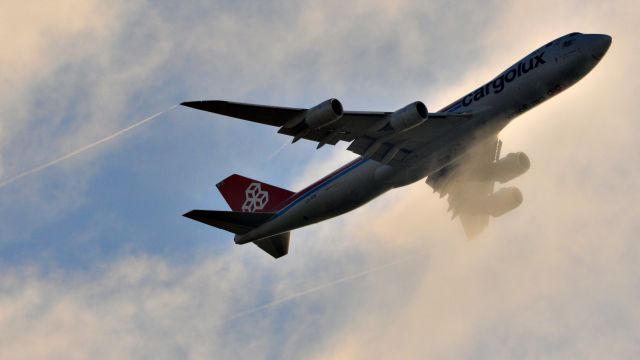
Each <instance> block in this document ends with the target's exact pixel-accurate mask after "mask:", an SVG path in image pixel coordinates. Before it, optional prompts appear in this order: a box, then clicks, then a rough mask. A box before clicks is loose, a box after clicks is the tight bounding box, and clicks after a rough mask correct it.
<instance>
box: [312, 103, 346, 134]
mask: <svg viewBox="0 0 640 360" xmlns="http://www.w3.org/2000/svg"><path fill="white" fill-rule="evenodd" d="M343 114H344V109H343V108H342V104H341V103H340V101H338V99H329V100H327V101H324V102H322V103H320V104H318V105H316V106H314V107H312V108H311V109H309V110H307V112H306V113H305V118H304V122H305V123H306V124H307V126H309V127H310V128H312V129H320V128H322V127H325V126H327V125H330V124H332V123H334V122H336V121H338V120H340V118H341V117H342V115H343Z"/></svg>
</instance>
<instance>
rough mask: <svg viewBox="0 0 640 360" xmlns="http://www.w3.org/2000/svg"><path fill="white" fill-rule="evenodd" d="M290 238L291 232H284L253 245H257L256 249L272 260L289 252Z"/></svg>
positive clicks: (255, 242) (257, 241)
mask: <svg viewBox="0 0 640 360" xmlns="http://www.w3.org/2000/svg"><path fill="white" fill-rule="evenodd" d="M290 236H291V232H286V233H282V234H278V235H274V236H270V237H268V238H264V239H260V240H256V241H254V242H253V243H254V244H256V245H258V247H259V248H260V249H262V250H264V251H266V252H267V253H268V254H269V255H271V256H273V257H274V258H276V259H277V258H279V257H282V256H285V255H287V253H288V252H289V237H290Z"/></svg>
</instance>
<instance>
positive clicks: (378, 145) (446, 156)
mask: <svg viewBox="0 0 640 360" xmlns="http://www.w3.org/2000/svg"><path fill="white" fill-rule="evenodd" d="M610 45H611V37H610V36H608V35H600V34H581V33H571V34H568V35H565V36H562V37H560V38H558V39H556V40H553V41H551V42H549V43H548V44H546V45H543V46H542V47H540V48H538V49H536V50H535V51H533V52H532V53H531V54H529V55H527V56H525V57H524V58H523V59H522V60H520V61H518V62H517V63H515V64H514V65H512V66H510V67H509V68H507V69H506V70H505V71H504V72H502V73H501V74H499V75H498V76H496V77H495V78H493V79H491V80H490V81H488V82H486V83H484V84H483V85H482V86H480V87H478V88H477V89H475V90H473V91H471V92H469V93H467V94H465V95H464V96H462V97H461V98H459V99H458V100H456V101H454V102H453V103H451V104H450V105H449V106H446V107H445V108H443V109H441V110H440V111H437V112H433V113H430V112H428V111H427V107H426V106H425V105H424V104H423V103H422V102H420V101H416V102H413V103H411V104H409V105H407V106H405V107H403V108H401V109H398V110H396V111H392V112H378V111H345V110H343V107H342V104H341V103H340V101H338V100H337V99H329V100H326V101H324V102H322V103H320V104H319V105H316V106H314V107H312V108H309V109H304V108H290V107H275V106H265V105H255V104H245V103H236V102H228V101H217V100H212V101H190V102H184V103H182V105H184V106H188V107H191V108H195V109H198V110H204V111H209V112H212V113H216V114H221V115H226V116H230V117H234V118H239V119H244V120H249V121H253V122H257V123H261V124H265V125H271V126H275V127H277V128H278V129H279V130H278V133H280V134H284V135H288V136H291V137H293V142H296V141H298V140H300V139H305V140H311V141H315V142H317V143H318V148H320V147H322V146H324V145H335V144H336V143H337V142H339V141H345V142H348V143H350V145H349V147H348V150H350V151H352V152H354V153H356V154H359V155H360V156H359V157H358V158H356V159H355V160H353V161H351V162H349V163H348V164H346V165H344V166H342V167H341V168H339V169H337V170H336V171H334V172H332V173H331V174H329V175H327V176H325V177H323V178H322V179H320V180H318V181H316V182H315V183H313V184H311V185H309V186H308V187H306V188H304V189H303V190H301V191H298V192H292V191H289V190H285V189H281V188H279V187H276V186H273V185H269V184H266V183H263V182H260V181H257V180H253V179H249V178H246V177H243V176H240V175H231V176H229V177H228V178H226V179H224V180H222V181H221V182H220V183H218V184H217V188H218V190H219V191H220V192H221V193H222V196H223V197H224V199H225V200H226V201H227V203H228V204H229V206H230V208H231V210H232V211H212V210H192V211H190V212H188V213H186V214H184V216H186V217H188V218H190V219H193V220H196V221H199V222H202V223H205V224H208V225H211V226H214V227H217V228H220V229H224V230H227V231H229V232H232V233H234V234H235V243H236V244H247V243H254V244H256V245H257V246H259V247H260V248H261V249H263V250H264V251H266V252H267V253H269V254H270V255H271V256H273V257H275V258H279V257H281V256H284V255H286V254H287V253H288V250H289V237H290V232H291V230H294V229H297V228H300V227H303V226H307V225H310V224H314V223H317V222H320V221H323V220H326V219H329V218H332V217H335V216H338V215H341V214H344V213H346V212H348V211H351V210H353V209H355V208H357V207H360V206H362V205H364V204H365V203H367V202H369V201H370V200H372V199H374V198H375V197H377V196H379V195H381V194H383V193H385V192H387V191H389V190H391V189H394V188H398V187H402V186H405V185H408V184H411V183H413V182H416V181H418V180H420V179H424V178H426V183H427V184H428V185H429V186H430V187H432V188H433V190H434V191H437V192H438V193H439V194H440V196H441V197H443V196H445V195H448V198H447V199H448V201H449V210H450V211H451V212H452V215H453V218H455V217H458V218H459V219H460V221H461V223H462V225H463V228H464V230H465V233H466V234H467V236H468V237H470V238H471V237H474V236H476V235H477V234H479V233H480V232H481V231H482V230H483V229H484V228H485V227H486V226H487V225H488V223H489V219H490V217H498V216H501V215H503V214H505V213H506V212H508V211H511V210H513V209H514V208H516V207H517V206H519V205H520V204H521V203H522V194H521V192H520V191H519V190H518V189H517V188H515V187H503V188H501V189H499V190H495V189H494V184H495V183H496V182H498V183H501V184H502V183H506V182H508V181H510V180H512V179H513V178H515V177H517V176H519V175H522V174H523V173H524V172H525V171H527V170H528V169H529V165H530V163H529V158H528V157H527V156H526V155H525V154H524V153H522V152H518V153H511V154H507V155H506V156H504V157H501V156H500V147H501V144H502V142H501V141H500V140H498V134H499V132H500V131H501V130H502V129H503V128H504V127H505V126H506V125H507V124H509V122H510V121H511V120H512V119H514V118H515V117H517V116H518V115H520V114H522V113H524V112H526V111H528V110H530V109H532V108H533V107H535V106H536V105H538V104H540V103H542V102H543V101H545V100H547V99H550V98H551V97H553V96H555V95H557V94H558V93H560V92H561V91H563V90H565V89H567V88H568V87H570V86H572V85H573V84H575V83H576V82H577V81H578V80H580V79H581V78H582V77H584V76H585V75H586V74H587V73H589V72H590V71H591V70H592V69H593V68H594V67H595V66H596V64H598V62H600V60H601V59H602V57H603V56H604V54H605V53H606V52H607V50H608V49H609V46H610Z"/></svg>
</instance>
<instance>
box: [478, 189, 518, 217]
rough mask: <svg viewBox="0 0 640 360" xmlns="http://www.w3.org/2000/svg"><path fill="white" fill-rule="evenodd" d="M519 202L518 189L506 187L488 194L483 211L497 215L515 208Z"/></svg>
mask: <svg viewBox="0 0 640 360" xmlns="http://www.w3.org/2000/svg"><path fill="white" fill-rule="evenodd" d="M520 204H522V193H521V192H520V190H519V189H518V188H517V187H506V188H502V189H500V190H498V191H496V192H494V193H493V194H492V195H489V197H488V198H487V202H486V207H485V211H486V213H487V214H489V215H491V216H493V217H498V216H502V215H504V214H506V213H507V212H509V211H511V210H513V209H515V208H517V207H518V206H520Z"/></svg>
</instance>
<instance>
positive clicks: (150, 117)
mask: <svg viewBox="0 0 640 360" xmlns="http://www.w3.org/2000/svg"><path fill="white" fill-rule="evenodd" d="M176 106H178V105H173V106H171V107H170V108H168V109H167V110H164V111H161V112H159V113H157V114H153V115H151V116H149V117H148V118H146V119H144V120H141V121H138V122H137V123H135V124H133V125H130V126H128V127H126V128H124V129H122V130H119V131H117V132H115V133H113V134H111V135H109V136H107V137H105V138H103V139H100V140H98V141H96V142H94V143H91V144H89V145H85V146H83V147H81V148H79V149H77V150H74V151H72V152H70V153H68V154H67V155H64V156H62V157H59V158H57V159H55V160H51V161H49V162H48V163H46V164H42V165H40V166H37V167H35V168H33V169H31V170H27V171H25V172H22V173H20V174H18V175H15V176H13V177H10V178H8V179H6V180H4V181H2V182H0V188H2V187H5V186H7V185H9V184H11V183H13V182H15V181H17V180H20V179H22V178H23V177H25V176H29V175H31V174H34V173H37V172H38V171H41V170H44V169H46V168H48V167H50V166H53V165H56V164H58V163H60V162H62V161H65V160H67V159H69V158H71V157H74V156H76V155H78V154H80V153H83V152H85V151H87V150H89V149H91V148H93V147H95V146H98V145H100V144H102V143H104V142H107V141H109V140H113V139H115V138H117V137H118V136H120V135H122V134H124V133H126V132H127V131H129V130H132V129H135V128H137V127H138V126H140V125H142V124H144V123H146V122H149V121H151V120H153V119H155V118H157V117H158V116H160V115H162V114H164V113H166V112H168V111H170V110H172V109H174V108H175V107H176Z"/></svg>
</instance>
